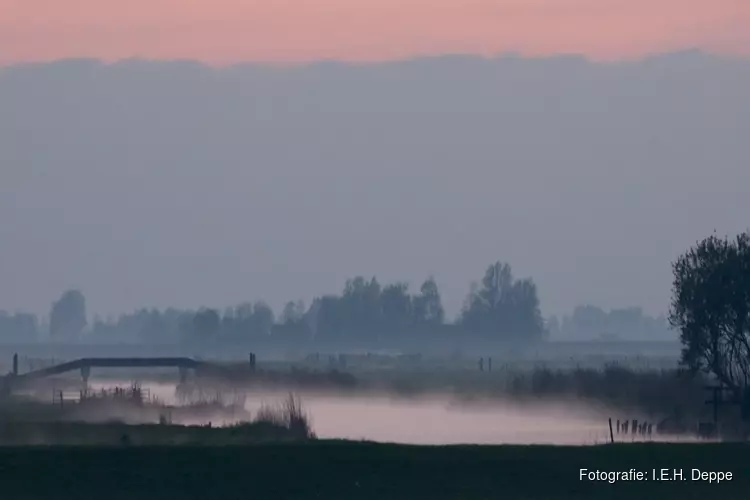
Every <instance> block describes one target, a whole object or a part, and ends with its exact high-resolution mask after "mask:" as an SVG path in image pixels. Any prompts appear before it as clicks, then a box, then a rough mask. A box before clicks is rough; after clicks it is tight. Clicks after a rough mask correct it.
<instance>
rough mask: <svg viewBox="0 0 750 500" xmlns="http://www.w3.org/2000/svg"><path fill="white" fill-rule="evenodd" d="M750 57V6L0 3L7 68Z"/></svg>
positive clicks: (490, 0) (222, 0)
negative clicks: (700, 54) (48, 63)
mask: <svg viewBox="0 0 750 500" xmlns="http://www.w3.org/2000/svg"><path fill="white" fill-rule="evenodd" d="M686 48H700V49H704V50H706V51H711V52H720V53H733V54H746V55H750V0H452V1H448V0H262V1H261V0H0V63H6V64H7V63H12V62H18V61H39V60H50V59H58V58H65V57H97V58H102V59H106V60H114V59H120V58H128V57H144V58H155V59H166V58H190V59H200V60H203V61H205V62H209V63H214V64H225V63H231V62H236V61H249V60H253V61H280V62H294V61H309V60H316V59H342V60H387V59H395V58H405V57H410V56H416V55H426V54H442V53H474V54H481V55H492V54H497V53H500V52H507V51H513V52H519V53H522V54H534V55H539V54H556V53H581V54H586V55H588V56H589V57H591V58H594V59H618V58H631V57H639V56H642V55H645V54H649V53H655V52H666V51H671V50H680V49H686Z"/></svg>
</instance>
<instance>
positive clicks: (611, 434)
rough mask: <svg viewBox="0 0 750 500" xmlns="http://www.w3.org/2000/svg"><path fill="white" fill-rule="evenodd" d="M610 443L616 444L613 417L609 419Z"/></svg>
mask: <svg viewBox="0 0 750 500" xmlns="http://www.w3.org/2000/svg"><path fill="white" fill-rule="evenodd" d="M609 441H610V442H611V443H614V442H615V435H614V433H613V432H612V417H609Z"/></svg>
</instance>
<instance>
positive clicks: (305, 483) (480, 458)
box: [0, 441, 750, 500]
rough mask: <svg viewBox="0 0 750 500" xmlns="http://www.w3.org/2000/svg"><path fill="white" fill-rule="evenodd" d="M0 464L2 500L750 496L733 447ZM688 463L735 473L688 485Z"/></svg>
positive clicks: (118, 457) (18, 453) (188, 456)
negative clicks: (628, 475)
mask: <svg viewBox="0 0 750 500" xmlns="http://www.w3.org/2000/svg"><path fill="white" fill-rule="evenodd" d="M0 464H1V465H0V484H2V488H3V490H2V491H3V498H9V499H14V500H15V499H34V500H47V499H49V500H52V499H54V500H67V499H74V498H75V499H78V498H107V499H109V500H132V499H134V498H137V499H139V500H157V499H158V500H163V499H175V498H178V499H182V498H185V499H193V498H195V499H199V498H204V499H208V498H210V499H217V500H218V499H230V498H231V499H239V498H272V499H274V500H285V499H295V500H305V499H311V500H312V499H321V498H324V499H342V500H343V499H358V500H363V499H383V498H388V499H392V500H396V499H404V500H407V499H408V500H413V499H430V500H442V499H445V500H455V499H472V500H473V499H495V498H497V499H508V498H511V499H535V500H558V499H559V500H601V499H603V498H607V499H612V500H632V499H634V498H637V499H639V500H652V499H658V500H704V499H705V498H721V499H722V500H746V499H747V492H748V491H750V454H748V453H747V449H746V446H745V445H734V444H717V445H714V444H697V445H692V444H680V445H676V444H671V445H664V444H656V443H650V444H628V445H607V446H581V447H547V446H442V447H437V446H401V445H385V444H382V445H381V444H372V443H362V442H330V441H309V442H305V443H286V444H268V445H266V444H259V445H255V446H252V447H241V446H229V447H179V448H177V447H139V446H116V447H72V448H67V447H55V448H47V449H41V448H31V447H30V448H0ZM664 468H666V469H668V471H669V472H670V474H671V472H672V471H673V470H674V469H680V470H682V472H683V477H684V478H685V481H668V482H667V481H663V482H660V481H654V480H653V479H652V478H653V476H652V474H653V471H654V469H656V470H657V472H659V473H660V472H661V469H664ZM581 469H587V470H591V471H596V470H600V471H606V472H627V471H630V470H635V471H641V472H645V473H646V474H647V475H648V477H649V479H650V480H648V481H627V482H625V481H618V482H615V483H609V482H607V481H602V480H599V481H588V480H585V481H581V479H580V470H581ZM692 469H698V470H700V471H704V472H705V471H714V472H718V471H722V472H726V473H731V474H732V479H731V480H725V481H722V482H720V483H717V482H716V481H714V482H710V483H709V482H708V481H707V480H706V481H693V480H692V477H693V476H692V474H693V472H692ZM284 471H286V472H292V473H290V474H286V473H285V472H284ZM40 478H44V479H43V480H41V479H40Z"/></svg>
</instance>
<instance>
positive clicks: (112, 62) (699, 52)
mask: <svg viewBox="0 0 750 500" xmlns="http://www.w3.org/2000/svg"><path fill="white" fill-rule="evenodd" d="M676 55H695V56H703V57H709V58H714V59H722V60H734V61H750V54H741V53H736V52H724V51H713V50H707V49H705V48H700V47H685V48H683V49H673V50H664V51H655V52H651V53H647V54H640V55H637V56H636V55H634V56H628V57H610V58H597V57H593V56H591V55H590V54H585V53H583V52H557V53H549V54H537V53H528V54H524V53H522V52H518V51H502V52H497V53H495V54H479V53H472V52H444V53H435V54H433V53H425V54H415V55H412V56H406V57H398V58H383V59H376V58H373V59H346V58H320V59H299V60H264V59H246V60H238V61H233V62H212V61H208V60H204V59H200V58H190V57H174V58H154V57H145V56H139V55H133V56H128V57H118V58H102V57H89V56H70V57H59V58H54V59H38V60H27V61H11V62H3V61H0V70H2V69H6V68H13V67H28V66H45V65H52V64H60V63H67V62H88V63H97V64H99V65H101V66H116V65H118V64H123V63H132V62H143V63H192V64H196V65H199V66H203V67H206V68H210V69H215V70H222V69H233V68H237V67H243V66H262V67H270V68H280V69H281V68H305V67H311V66H319V65H341V66H355V67H362V66H384V65H389V64H403V63H410V62H417V61H424V60H439V59H474V60H478V61H485V62H497V61H502V60H513V59H517V60H528V61H544V60H559V59H568V60H578V61H581V62H585V63H587V64H590V65H628V64H640V63H643V62H648V61H651V60H654V59H660V58H664V57H670V56H676Z"/></svg>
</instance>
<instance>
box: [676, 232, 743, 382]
mask: <svg viewBox="0 0 750 500" xmlns="http://www.w3.org/2000/svg"><path fill="white" fill-rule="evenodd" d="M672 273H673V278H674V281H673V288H672V303H671V307H670V313H669V322H670V324H671V325H672V326H673V327H675V328H678V329H679V330H680V340H681V342H682V345H683V351H682V363H683V365H684V366H686V367H687V368H689V369H691V370H693V371H702V372H705V373H708V374H712V375H714V376H715V377H716V378H717V379H718V380H719V381H720V382H722V383H723V384H725V385H727V386H728V387H730V388H732V389H734V390H737V391H739V390H740V389H743V388H746V387H747V386H748V380H750V234H748V233H747V232H745V233H742V234H740V235H738V236H737V237H736V238H735V239H733V240H729V238H727V237H725V238H718V237H716V236H715V235H712V236H709V237H708V238H706V239H704V240H702V241H700V242H698V243H697V244H696V245H695V246H694V247H693V248H691V249H689V250H688V251H687V252H686V253H685V254H683V255H682V256H680V257H679V258H678V259H677V261H675V262H674V264H673V265H672Z"/></svg>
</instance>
